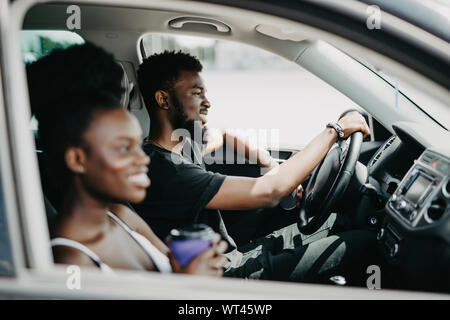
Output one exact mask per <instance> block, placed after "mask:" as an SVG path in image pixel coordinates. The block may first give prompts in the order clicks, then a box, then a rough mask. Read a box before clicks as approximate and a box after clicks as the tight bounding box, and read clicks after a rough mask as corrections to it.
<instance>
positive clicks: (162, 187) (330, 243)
mask: <svg viewBox="0 0 450 320" xmlns="http://www.w3.org/2000/svg"><path fill="white" fill-rule="evenodd" d="M201 71H202V65H201V63H200V61H199V60H198V59H197V58H195V57H193V56H191V55H189V54H187V53H183V52H174V51H165V52H163V53H161V54H154V55H152V56H150V57H148V58H146V59H145V60H144V61H143V63H142V64H141V65H140V67H139V70H138V82H139V87H140V90H141V92H142V95H143V98H144V101H145V104H146V108H147V110H148V112H149V115H150V119H151V126H150V133H149V138H148V140H147V142H146V143H145V145H144V147H143V149H144V151H145V152H146V153H147V154H148V155H149V156H150V158H151V166H150V167H149V171H148V174H149V176H150V179H151V181H152V185H151V192H149V193H148V194H147V197H146V199H145V200H144V201H143V202H142V203H140V204H138V205H136V206H135V209H136V211H137V212H138V214H139V215H140V216H141V217H142V218H143V219H144V220H146V221H147V222H148V223H149V224H150V225H151V227H152V229H153V230H154V231H155V233H156V234H157V235H158V236H159V237H161V238H164V237H166V236H167V235H168V233H169V231H170V230H171V229H172V228H176V227H180V226H183V225H185V224H190V223H194V222H195V223H205V224H208V225H210V226H211V227H212V228H213V229H214V230H215V231H216V232H218V233H220V234H221V236H222V237H223V238H224V239H225V240H227V241H228V243H229V252H227V253H226V254H225V256H226V257H227V258H228V259H229V263H228V265H227V267H226V270H225V272H224V275H225V276H230V277H239V278H255V279H271V280H287V281H307V282H322V283H326V282H328V279H329V277H330V276H333V275H336V274H340V275H344V276H349V277H350V278H355V279H356V278H357V277H359V276H362V275H363V274H365V270H366V268H367V266H368V265H369V264H371V260H370V259H371V255H370V253H371V252H374V251H375V249H374V247H375V236H374V234H372V233H371V232H369V231H362V230H352V231H346V232H342V233H340V234H334V233H335V231H336V230H334V228H333V225H334V221H335V219H336V217H335V215H331V216H330V218H329V219H328V220H327V221H326V222H325V223H324V224H323V225H322V226H321V227H320V228H318V230H317V231H316V232H315V233H313V234H311V235H308V236H306V235H303V234H302V233H301V232H300V231H299V228H298V226H297V224H292V225H289V226H287V227H284V228H282V229H280V230H276V231H273V232H272V233H270V234H268V235H266V236H264V237H261V238H258V239H255V240H253V241H251V242H250V243H248V244H246V245H244V246H240V247H237V246H236V243H235V242H234V240H233V239H232V238H231V237H230V236H229V234H228V232H227V229H226V226H225V224H224V222H223V220H222V217H221V215H220V211H219V210H250V209H258V208H272V207H275V206H277V205H278V204H279V202H280V200H281V199H282V198H283V197H286V196H287V195H289V194H290V193H292V191H293V190H294V189H296V188H297V187H298V186H300V185H301V183H302V182H303V181H304V180H305V179H306V178H307V177H308V176H309V174H310V173H311V172H312V171H313V169H314V168H315V167H316V166H317V165H318V164H319V163H320V161H321V160H322V159H323V158H324V157H325V155H326V154H327V152H328V151H329V150H330V148H331V147H332V146H333V144H335V142H336V141H337V140H338V138H339V135H341V137H344V138H346V137H348V136H349V135H350V134H352V133H353V132H356V131H361V132H362V133H363V134H364V136H366V135H368V134H369V128H368V126H367V124H366V122H365V120H364V118H363V117H362V116H361V115H360V114H358V113H350V114H348V115H346V116H345V117H343V118H341V119H340V120H339V121H338V122H337V123H334V124H331V125H329V126H327V127H326V128H325V129H324V130H323V131H322V132H321V133H320V134H319V135H317V136H316V137H315V138H314V139H312V140H311V141H310V142H309V144H308V145H307V146H306V147H305V148H304V149H303V150H301V152H298V153H297V154H296V155H294V156H293V157H291V158H290V159H288V160H287V161H285V162H284V163H283V164H281V165H279V166H274V167H273V168H272V169H271V170H270V171H268V172H267V173H266V174H264V175H262V176H261V177H257V178H251V177H237V176H226V175H222V174H219V173H213V172H208V171H207V170H206V169H205V168H204V166H203V165H202V164H201V163H198V161H194V160H193V159H192V158H189V157H185V156H183V155H184V153H185V151H186V149H185V148H184V147H185V146H186V141H192V140H195V139H191V140H188V139H184V138H180V137H179V136H178V135H176V134H174V132H177V131H179V130H185V131H184V132H188V133H189V134H190V135H191V137H194V136H195V132H196V130H197V131H198V130H201V131H205V124H206V115H207V113H208V109H209V108H210V107H211V104H210V102H209V101H208V99H207V98H206V86H205V83H204V81H203V79H202V77H201ZM204 136H205V135H204V134H203V137H204ZM206 136H207V135H206ZM220 136H221V134H218V135H217V134H216V138H215V139H209V142H210V143H209V145H208V144H206V148H205V149H206V152H209V151H211V150H215V149H217V147H218V146H220V145H221V143H222V142H223V141H224V140H222V142H221V138H220ZM174 137H175V139H174ZM217 137H219V138H217ZM222 139H225V140H226V139H227V137H226V135H222ZM211 141H213V143H212V142H211ZM243 143H244V144H245V142H243ZM195 145H196V143H195V142H194V143H193V146H194V148H195ZM183 149H184V151H183ZM244 149H245V150H246V152H245V153H246V156H250V155H251V154H252V153H253V154H256V158H257V159H259V160H258V161H259V163H260V164H265V165H266V166H268V167H272V166H273V161H272V160H270V159H268V156H267V154H266V153H264V152H259V151H258V150H255V149H252V148H251V147H249V146H248V145H247V146H246V147H245V148H244ZM269 158H270V157H269ZM357 275H358V276H357Z"/></svg>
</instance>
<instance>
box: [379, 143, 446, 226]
mask: <svg viewBox="0 0 450 320" xmlns="http://www.w3.org/2000/svg"><path fill="white" fill-rule="evenodd" d="M449 176H450V161H449V160H448V159H446V158H444V157H443V156H441V155H439V154H437V153H434V152H432V151H425V152H424V153H423V154H422V155H421V157H420V158H419V159H418V160H416V161H415V163H414V165H413V166H412V168H411V169H410V170H409V171H408V173H407V174H406V176H405V178H404V179H403V180H402V182H401V183H400V185H399V186H398V188H397V190H396V191H395V192H394V193H393V194H392V196H391V198H390V199H389V201H388V203H387V206H388V208H389V209H391V210H392V211H394V212H395V213H396V215H397V216H398V217H400V219H401V220H402V221H403V222H406V223H407V224H408V225H409V226H411V227H416V226H422V225H427V224H430V223H433V222H435V221H437V220H438V219H439V218H440V217H441V216H442V215H443V214H444V213H445V211H446V207H447V203H448V202H450V181H449Z"/></svg>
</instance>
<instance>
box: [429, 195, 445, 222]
mask: <svg viewBox="0 0 450 320" xmlns="http://www.w3.org/2000/svg"><path fill="white" fill-rule="evenodd" d="M446 206H447V204H446V202H445V201H444V200H443V199H435V200H433V202H431V205H430V207H429V208H428V211H427V216H428V218H429V220H431V221H429V222H430V223H431V222H434V221H438V220H439V219H440V218H441V217H442V216H443V215H444V212H445V209H446Z"/></svg>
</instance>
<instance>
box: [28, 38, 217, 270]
mask: <svg viewBox="0 0 450 320" xmlns="http://www.w3.org/2000/svg"><path fill="white" fill-rule="evenodd" d="M27 75H28V86H29V93H30V103H31V108H32V112H33V113H34V114H35V116H36V118H37V120H38V122H39V140H40V145H41V146H42V149H43V152H44V153H45V154H46V157H45V159H46V163H45V164H44V168H45V170H52V171H51V173H52V176H53V177H56V183H57V186H58V190H59V195H58V196H59V200H60V201H59V203H58V205H57V210H58V212H59V214H58V216H57V218H56V220H55V223H54V225H53V226H52V228H51V236H52V247H53V253H54V258H55V262H57V263H64V264H74V265H80V266H97V267H100V268H101V269H102V270H104V271H110V270H111V268H120V269H137V270H157V271H160V272H184V273H191V274H203V275H212V276H221V275H222V266H223V264H224V263H225V262H226V261H225V258H224V257H222V256H221V253H222V252H223V251H224V250H225V249H226V244H225V242H223V241H221V242H218V241H216V242H215V243H214V245H213V247H211V248H210V249H208V250H206V251H204V252H203V253H202V254H200V255H198V256H197V257H196V258H195V259H194V260H192V262H191V263H190V264H188V265H187V266H186V267H184V268H182V267H180V266H179V264H178V263H177V261H176V260H175V259H174V258H173V255H172V254H171V253H170V250H169V248H168V247H167V246H166V245H165V244H164V242H162V241H161V240H160V239H159V238H158V237H157V236H156V235H155V234H154V233H153V232H152V230H151V229H150V227H149V226H148V225H147V224H146V223H145V222H144V221H143V220H142V219H141V218H140V217H139V216H138V215H137V214H135V213H134V212H133V211H132V210H130V209H129V207H127V206H125V205H123V204H121V203H127V202H139V201H141V200H143V199H144V197H145V194H146V190H147V188H148V187H149V186H150V180H149V179H148V177H147V174H146V172H147V165H148V164H149V162H150V159H149V157H148V156H147V155H146V154H145V153H144V152H143V151H142V149H141V142H142V131H141V128H140V125H139V123H138V120H137V119H136V118H135V117H134V116H133V115H131V114H130V113H129V112H128V111H127V110H126V109H125V108H123V107H122V106H121V104H120V101H121V98H122V95H123V94H124V89H123V88H122V86H121V80H122V76H123V70H122V68H121V67H120V66H119V65H118V64H117V63H116V62H115V60H114V58H113V56H112V55H111V54H109V53H107V52H105V51H104V50H103V49H101V48H99V47H97V46H95V45H93V44H89V43H87V44H84V45H78V46H73V47H71V48H69V49H66V50H55V51H53V52H52V53H51V54H49V55H47V56H45V57H43V58H42V59H40V60H38V61H36V62H34V63H32V64H31V65H28V66H27Z"/></svg>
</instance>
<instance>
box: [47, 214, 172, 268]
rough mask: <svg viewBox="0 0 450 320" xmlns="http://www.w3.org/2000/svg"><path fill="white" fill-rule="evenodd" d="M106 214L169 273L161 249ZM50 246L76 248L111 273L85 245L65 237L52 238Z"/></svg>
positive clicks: (111, 215) (165, 258)
mask: <svg viewBox="0 0 450 320" xmlns="http://www.w3.org/2000/svg"><path fill="white" fill-rule="evenodd" d="M108 216H110V217H111V218H112V219H113V220H114V221H115V222H116V223H117V224H119V225H120V226H121V227H122V228H123V229H124V230H125V231H126V232H127V233H128V234H129V235H130V236H131V237H132V238H133V240H134V241H136V242H137V243H138V245H139V246H140V247H141V248H142V249H143V250H144V251H145V253H146V254H147V255H148V256H149V257H150V259H151V260H152V261H153V263H154V264H155V266H156V268H157V269H158V270H159V272H161V273H171V272H172V266H171V265H170V261H169V258H168V257H167V256H166V255H164V254H163V253H162V252H161V251H159V250H158V249H157V248H156V247H155V246H154V245H153V244H152V243H151V242H150V241H149V240H148V239H147V238H146V237H144V236H143V235H142V234H140V233H138V232H136V231H134V230H131V229H130V227H128V226H127V224H126V223H125V222H123V221H122V220H120V219H119V217H117V216H116V215H115V214H113V213H112V212H109V211H108ZM50 244H51V246H52V247H55V246H66V247H71V248H74V249H77V250H79V251H81V252H83V253H84V254H86V255H87V256H88V257H89V258H90V259H91V260H92V261H93V262H94V263H95V265H96V266H98V267H99V268H100V269H101V270H102V271H103V272H105V273H112V272H113V271H112V269H111V268H110V267H109V266H108V265H107V264H106V263H104V262H102V261H101V260H100V258H99V257H98V256H97V255H96V254H95V253H94V252H93V251H92V250H91V249H89V248H88V247H86V246H85V245H83V244H81V243H79V242H77V241H74V240H70V239H67V238H61V237H59V238H53V239H52V240H51V242H50Z"/></svg>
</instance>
